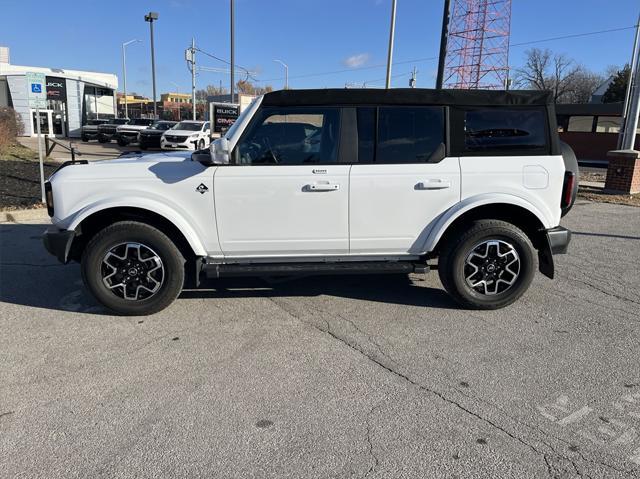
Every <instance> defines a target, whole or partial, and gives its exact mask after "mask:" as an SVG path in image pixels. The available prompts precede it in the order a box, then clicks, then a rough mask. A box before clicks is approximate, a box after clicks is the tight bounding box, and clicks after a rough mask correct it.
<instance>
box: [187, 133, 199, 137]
mask: <svg viewBox="0 0 640 479" xmlns="http://www.w3.org/2000/svg"><path fill="white" fill-rule="evenodd" d="M198 136H199V134H198V133H194V134H193V135H191V136H190V137H189V138H198Z"/></svg>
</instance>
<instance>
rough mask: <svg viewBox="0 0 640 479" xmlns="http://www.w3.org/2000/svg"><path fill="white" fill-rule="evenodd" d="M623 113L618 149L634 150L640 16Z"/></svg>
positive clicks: (638, 108) (639, 85)
mask: <svg viewBox="0 0 640 479" xmlns="http://www.w3.org/2000/svg"><path fill="white" fill-rule="evenodd" d="M623 111H624V123H623V125H624V128H623V129H622V134H621V135H620V136H619V137H618V148H619V149H621V150H633V149H634V147H635V142H636V129H637V128H638V114H639V113H640V16H639V17H638V23H637V24H636V34H635V37H634V40H633V54H632V57H631V68H630V69H629V81H628V83H627V92H626V95H625V100H624V110H623Z"/></svg>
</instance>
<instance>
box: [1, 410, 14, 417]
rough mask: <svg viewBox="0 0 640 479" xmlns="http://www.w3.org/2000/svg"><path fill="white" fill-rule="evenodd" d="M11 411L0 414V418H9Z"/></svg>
mask: <svg viewBox="0 0 640 479" xmlns="http://www.w3.org/2000/svg"><path fill="white" fill-rule="evenodd" d="M12 414H13V411H5V412H0V417H5V416H11V415H12Z"/></svg>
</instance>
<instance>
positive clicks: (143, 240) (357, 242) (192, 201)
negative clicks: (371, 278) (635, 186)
mask: <svg viewBox="0 0 640 479" xmlns="http://www.w3.org/2000/svg"><path fill="white" fill-rule="evenodd" d="M553 106H554V105H553V98H552V95H551V93H550V92H544V91H542V92H541V91H509V92H506V91H493V90H491V91H489V90H485V91H482V90H422V89H417V88H416V89H400V88H398V89H390V90H375V89H369V90H367V89H357V90H350V89H326V90H283V91H277V92H271V93H267V94H265V95H264V96H261V97H259V98H257V99H256V100H255V102H254V103H253V104H252V105H251V106H250V107H249V108H248V109H246V110H245V111H244V112H243V113H242V114H241V115H240V117H239V118H238V120H237V121H236V122H235V123H234V125H233V126H232V127H231V128H230V129H229V130H228V131H227V132H226V134H225V136H224V137H222V138H219V139H217V140H215V142H214V143H213V144H212V145H211V148H208V149H199V150H198V151H195V152H193V153H192V154H191V155H189V153H188V152H184V151H183V152H182V153H175V154H173V155H166V154H149V155H144V156H142V155H140V156H139V157H138V158H135V160H132V158H131V157H127V158H120V159H115V160H111V161H98V162H91V163H84V164H81V163H78V162H76V163H70V162H67V163H65V164H64V165H63V166H61V167H60V168H58V170H56V172H55V173H54V174H53V175H52V176H51V178H50V179H49V181H48V182H47V183H46V184H45V191H46V192H47V195H46V198H47V208H48V212H49V215H50V216H51V217H52V220H51V221H52V223H53V227H52V228H50V229H49V230H48V231H47V232H46V233H45V236H44V244H45V247H46V248H47V249H48V251H49V252H51V253H52V254H54V255H55V256H57V257H58V259H59V260H60V261H62V262H63V263H66V262H67V261H69V260H75V261H80V262H81V267H82V278H83V280H84V282H85V285H86V287H87V289H88V290H89V291H90V292H91V293H92V294H93V295H94V297H95V298H96V299H97V300H98V301H100V302H101V303H102V304H103V305H105V306H106V307H108V308H110V309H111V310H113V311H116V312H118V313H120V314H126V315H140V314H151V313H154V312H157V311H160V310H162V309H163V308H165V307H167V306H168V305H169V304H171V302H172V301H173V300H174V299H175V298H176V297H177V296H178V294H179V293H180V291H181V289H182V287H183V285H184V284H185V279H186V280H187V282H190V283H193V282H194V281H195V283H196V285H197V284H198V280H199V278H200V276H203V277H209V278H220V277H224V276H239V275H245V276H273V275H292V274H302V275H305V274H313V273H317V274H327V273H330V274H346V273H361V274H362V273H396V274H397V273H413V272H418V273H426V272H428V271H430V270H431V269H435V268H437V269H438V272H439V275H440V279H441V281H442V284H443V286H444V288H445V289H446V290H447V291H448V292H449V293H450V295H451V296H452V297H453V298H454V299H455V300H456V301H457V302H458V303H460V304H461V305H462V306H464V307H466V308H473V309H497V308H502V307H504V306H507V305H509V304H511V303H513V302H514V301H516V300H517V299H518V298H519V297H520V296H522V294H524V292H525V291H526V290H527V288H529V285H530V284H531V282H532V280H533V278H534V275H535V271H536V269H539V270H540V272H541V273H543V274H544V275H546V276H548V277H549V278H553V277H554V271H555V267H554V256H553V255H555V254H561V253H565V252H566V251H567V248H568V246H569V242H570V239H571V233H570V232H569V231H568V230H567V229H565V228H563V227H562V226H560V219H561V217H562V216H564V215H565V214H567V212H568V211H569V210H570V209H571V207H572V205H573V203H574V201H575V198H576V194H577V186H578V183H577V175H578V167H577V162H576V157H575V155H574V154H573V152H572V151H571V148H569V146H568V145H566V144H563V143H561V142H560V141H559V140H558V132H557V124H556V118H555V116H554V115H553ZM206 128H207V125H206V124H205V122H181V123H179V124H178V125H176V126H175V128H174V129H172V130H168V131H166V132H165V133H164V134H163V138H162V142H163V147H165V148H166V145H167V143H166V142H167V138H166V137H167V136H170V137H172V136H173V135H176V136H183V135H184V136H185V139H184V140H181V142H179V143H178V142H177V140H176V141H175V142H174V143H172V144H174V145H184V146H182V148H184V149H186V148H189V146H190V145H189V144H188V143H187V142H188V141H189V140H193V141H196V142H198V143H199V142H200V141H201V140H204V138H201V136H202V135H204V134H205V132H206ZM180 132H184V134H183V133H180ZM169 141H173V139H170V140H169ZM199 146H200V145H199ZM189 157H191V160H192V161H190V160H189ZM436 263H437V266H436ZM303 281H304V280H303ZM381 297H384V295H382V296H381ZM532 300H533V301H535V299H532Z"/></svg>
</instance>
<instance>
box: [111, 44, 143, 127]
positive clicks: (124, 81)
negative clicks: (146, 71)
mask: <svg viewBox="0 0 640 479" xmlns="http://www.w3.org/2000/svg"><path fill="white" fill-rule="evenodd" d="M139 41H140V40H137V39H134V40H129V41H128V42H124V43H123V44H122V87H123V90H124V117H125V118H129V108H128V106H127V54H126V51H125V47H126V46H127V45H131V44H132V43H136V42H139ZM116 113H117V111H116Z"/></svg>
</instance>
